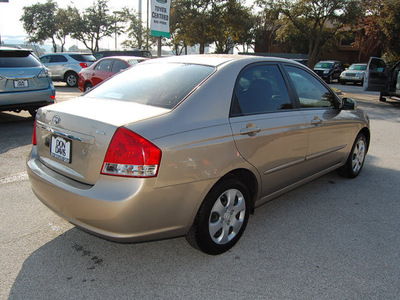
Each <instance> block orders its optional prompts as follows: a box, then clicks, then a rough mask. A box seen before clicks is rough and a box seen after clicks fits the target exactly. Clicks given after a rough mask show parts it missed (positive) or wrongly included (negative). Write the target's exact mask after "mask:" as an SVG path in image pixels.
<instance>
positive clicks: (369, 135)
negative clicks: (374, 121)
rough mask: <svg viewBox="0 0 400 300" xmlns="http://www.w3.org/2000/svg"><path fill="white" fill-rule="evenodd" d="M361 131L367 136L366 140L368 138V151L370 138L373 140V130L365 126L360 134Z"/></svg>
mask: <svg viewBox="0 0 400 300" xmlns="http://www.w3.org/2000/svg"><path fill="white" fill-rule="evenodd" d="M360 133H362V134H363V135H364V136H365V138H366V140H367V151H368V149H369V143H370V140H371V132H370V130H369V129H368V128H367V127H364V128H363V129H361V130H360V132H359V134H360Z"/></svg>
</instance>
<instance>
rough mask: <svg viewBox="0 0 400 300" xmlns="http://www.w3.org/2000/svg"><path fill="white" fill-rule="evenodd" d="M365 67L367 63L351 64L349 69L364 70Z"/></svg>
mask: <svg viewBox="0 0 400 300" xmlns="http://www.w3.org/2000/svg"><path fill="white" fill-rule="evenodd" d="M366 69H367V65H351V66H350V67H349V70H357V71H365V70H366Z"/></svg>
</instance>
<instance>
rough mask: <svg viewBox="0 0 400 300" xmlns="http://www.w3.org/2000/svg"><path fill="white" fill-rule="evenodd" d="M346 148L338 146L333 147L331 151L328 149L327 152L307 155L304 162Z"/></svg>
mask: <svg viewBox="0 0 400 300" xmlns="http://www.w3.org/2000/svg"><path fill="white" fill-rule="evenodd" d="M346 146H347V145H340V146H338V147H335V148H331V149H328V150H325V151H321V152H318V153H314V154H311V155H308V156H306V160H312V159H316V158H318V157H320V156H324V155H326V154H329V153H332V152H336V151H339V150H341V149H343V148H346Z"/></svg>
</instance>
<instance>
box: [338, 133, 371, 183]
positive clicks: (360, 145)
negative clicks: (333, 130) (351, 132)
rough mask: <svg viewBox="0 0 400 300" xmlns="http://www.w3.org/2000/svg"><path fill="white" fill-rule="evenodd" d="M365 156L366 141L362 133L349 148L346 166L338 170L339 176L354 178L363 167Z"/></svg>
mask: <svg viewBox="0 0 400 300" xmlns="http://www.w3.org/2000/svg"><path fill="white" fill-rule="evenodd" d="M366 155H367V139H366V138H365V135H364V134H363V133H359V134H358V135H357V138H356V140H355V142H354V144H353V147H352V148H351V152H350V154H349V157H348V159H347V161H346V164H345V165H344V166H343V167H341V168H340V169H339V174H340V175H341V176H343V177H347V178H355V177H357V176H358V175H359V174H360V173H361V170H362V168H363V166H364V161H365V156H366Z"/></svg>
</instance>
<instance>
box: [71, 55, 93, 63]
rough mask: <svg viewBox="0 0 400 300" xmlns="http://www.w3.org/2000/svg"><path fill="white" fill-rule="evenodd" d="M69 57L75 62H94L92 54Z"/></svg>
mask: <svg viewBox="0 0 400 300" xmlns="http://www.w3.org/2000/svg"><path fill="white" fill-rule="evenodd" d="M70 56H71V57H72V58H73V59H75V60H77V61H89V62H93V61H95V60H96V58H95V57H94V56H93V55H92V54H71V55H70Z"/></svg>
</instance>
